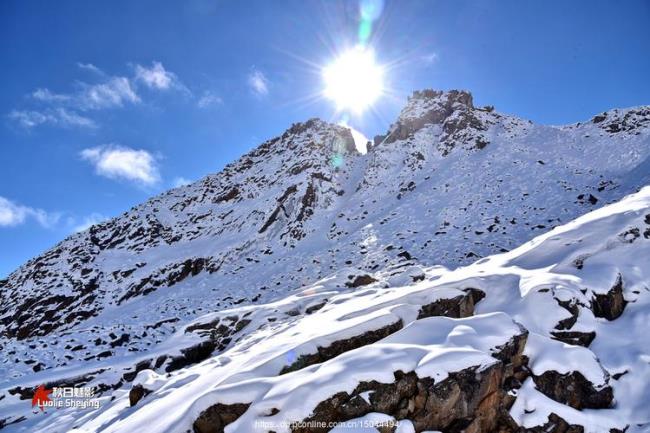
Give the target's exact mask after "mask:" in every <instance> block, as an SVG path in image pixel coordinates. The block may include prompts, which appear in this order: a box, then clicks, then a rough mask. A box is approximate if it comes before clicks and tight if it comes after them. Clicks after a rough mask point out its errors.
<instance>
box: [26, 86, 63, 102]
mask: <svg viewBox="0 0 650 433" xmlns="http://www.w3.org/2000/svg"><path fill="white" fill-rule="evenodd" d="M32 98H34V99H37V100H39V101H44V102H66V101H69V100H70V98H71V96H70V95H63V94H59V93H52V92H51V91H50V90H49V89H36V90H34V91H33V92H32Z"/></svg>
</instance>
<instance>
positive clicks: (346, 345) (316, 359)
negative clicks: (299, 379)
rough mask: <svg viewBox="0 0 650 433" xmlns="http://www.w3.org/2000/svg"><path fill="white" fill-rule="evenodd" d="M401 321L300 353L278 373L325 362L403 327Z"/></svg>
mask: <svg viewBox="0 0 650 433" xmlns="http://www.w3.org/2000/svg"><path fill="white" fill-rule="evenodd" d="M403 326H404V325H403V323H402V321H401V320H400V321H397V322H395V323H393V324H390V325H388V326H384V327H383V328H379V329H376V330H372V331H368V332H365V333H363V334H361V335H357V336H355V337H351V338H347V339H345V340H338V341H335V342H334V343H332V344H330V345H329V346H327V347H320V346H319V347H318V352H316V353H311V354H306V355H300V356H299V357H298V359H297V360H296V361H295V362H293V363H292V364H291V365H288V366H286V367H284V368H283V369H282V370H281V371H280V374H285V373H289V372H291V371H296V370H300V369H302V368H305V367H307V366H309V365H313V364H319V363H321V362H325V361H327V360H328V359H332V358H334V357H336V356H339V355H340V354H342V353H345V352H348V351H350V350H353V349H356V348H358V347H362V346H366V345H368V344H372V343H374V342H376V341H379V340H381V339H382V338H384V337H387V336H389V335H391V334H393V333H395V332H397V331H399V330H400V329H402V327H403Z"/></svg>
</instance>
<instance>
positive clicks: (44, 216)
mask: <svg viewBox="0 0 650 433" xmlns="http://www.w3.org/2000/svg"><path fill="white" fill-rule="evenodd" d="M60 217H61V214H59V213H48V212H46V211H44V210H43V209H35V208H31V207H29V206H23V205H20V204H18V203H15V202H13V201H11V200H9V199H6V198H4V197H1V196H0V227H13V226H17V225H20V224H23V223H25V222H26V221H27V220H28V219H34V220H35V221H36V222H37V223H38V224H40V225H41V226H43V227H45V228H49V227H52V226H53V225H54V224H56V223H57V222H58V221H59V219H60Z"/></svg>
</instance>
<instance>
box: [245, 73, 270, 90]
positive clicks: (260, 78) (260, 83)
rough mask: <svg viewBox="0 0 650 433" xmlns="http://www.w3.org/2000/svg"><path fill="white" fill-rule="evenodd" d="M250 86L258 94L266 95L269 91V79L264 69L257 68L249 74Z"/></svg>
mask: <svg viewBox="0 0 650 433" xmlns="http://www.w3.org/2000/svg"><path fill="white" fill-rule="evenodd" d="M248 86H249V87H250V88H251V90H252V92H253V93H254V94H255V95H257V96H264V95H267V94H268V93H269V80H268V79H267V78H266V76H265V75H264V73H263V72H262V71H259V70H257V69H254V70H253V71H252V72H251V73H250V74H248Z"/></svg>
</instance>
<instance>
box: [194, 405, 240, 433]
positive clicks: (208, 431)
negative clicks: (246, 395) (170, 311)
mask: <svg viewBox="0 0 650 433" xmlns="http://www.w3.org/2000/svg"><path fill="white" fill-rule="evenodd" d="M248 406H250V403H249V404H242V403H236V404H221V403H217V404H215V405H212V406H210V407H209V408H207V409H206V410H204V411H203V412H201V414H200V415H199V417H198V418H197V419H196V421H194V424H193V425H192V428H193V430H194V433H223V431H224V428H225V427H226V426H227V425H228V424H230V423H232V422H235V421H236V420H237V418H239V417H240V416H242V415H243V414H244V412H246V410H247V409H248Z"/></svg>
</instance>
